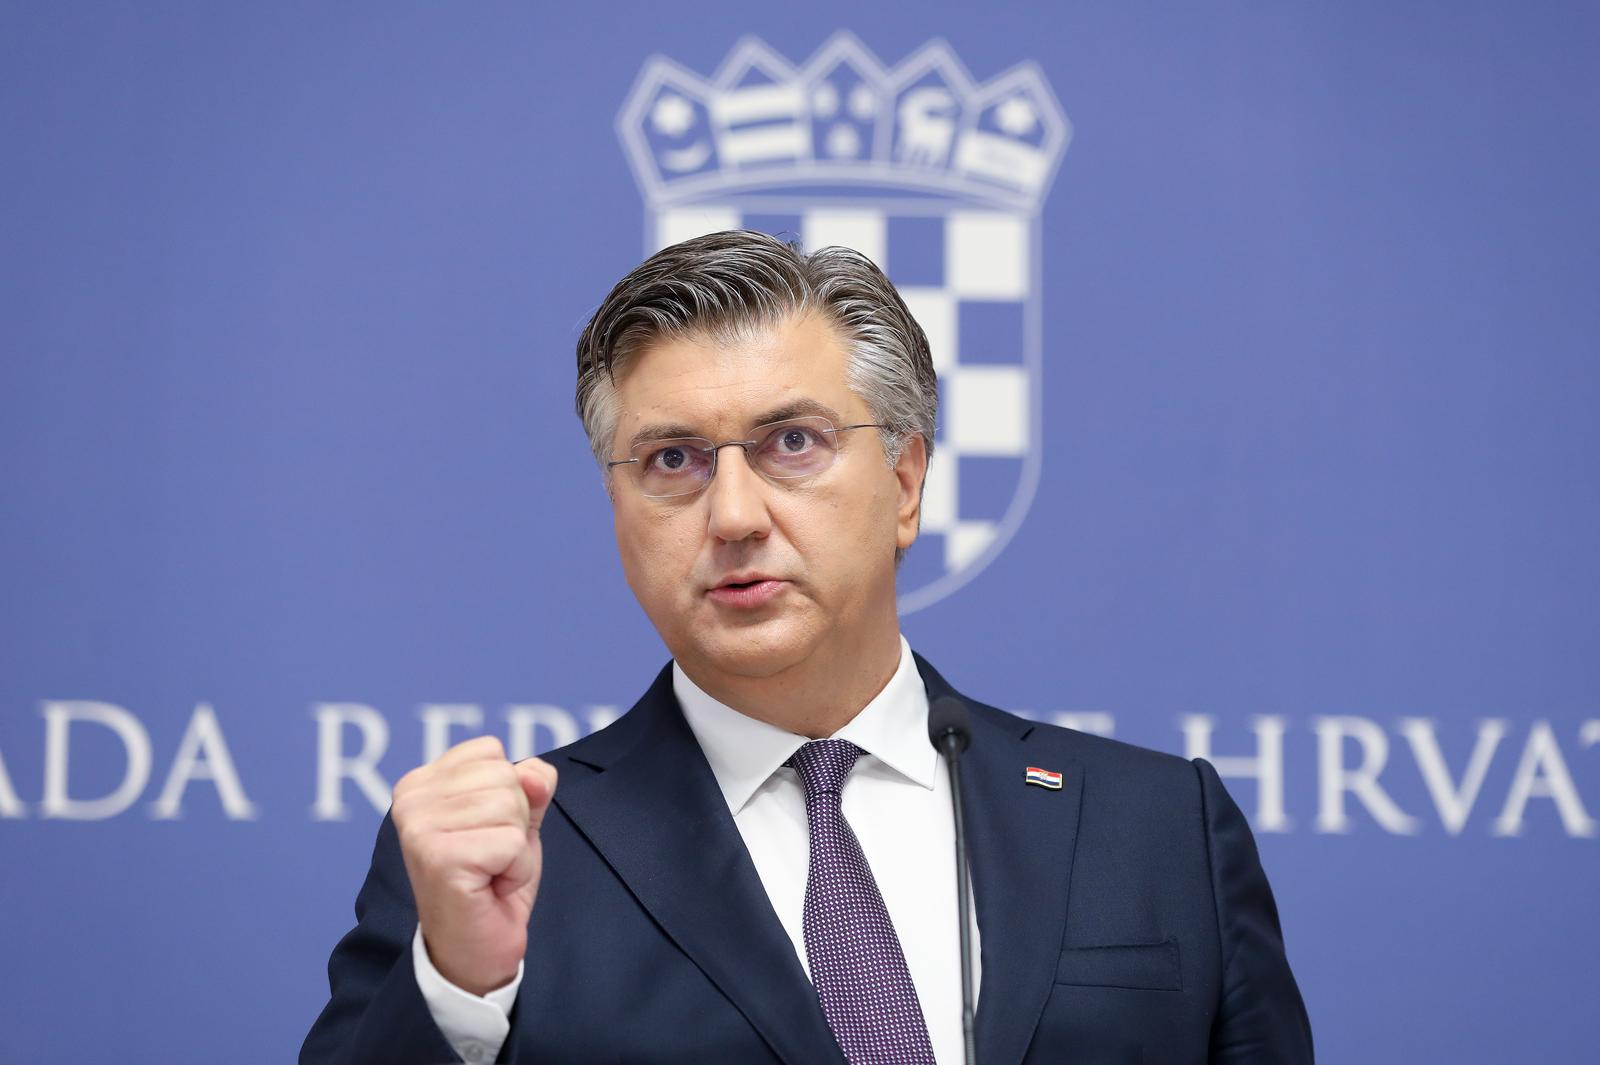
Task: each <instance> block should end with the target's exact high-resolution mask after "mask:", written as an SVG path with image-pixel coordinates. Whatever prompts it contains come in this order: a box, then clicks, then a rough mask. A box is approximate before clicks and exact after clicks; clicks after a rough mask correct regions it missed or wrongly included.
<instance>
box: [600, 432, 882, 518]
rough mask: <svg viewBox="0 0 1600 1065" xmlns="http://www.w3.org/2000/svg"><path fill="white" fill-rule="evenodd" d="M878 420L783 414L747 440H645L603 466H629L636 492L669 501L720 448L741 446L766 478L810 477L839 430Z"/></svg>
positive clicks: (703, 477) (701, 478) (710, 468)
mask: <svg viewBox="0 0 1600 1065" xmlns="http://www.w3.org/2000/svg"><path fill="white" fill-rule="evenodd" d="M886 428H888V426H886V425H881V424H879V423H877V422H861V423H860V424H858V425H841V426H839V427H837V428H835V427H834V425H833V423H832V422H830V421H828V419H826V418H818V417H805V418H786V419H784V420H783V421H781V422H770V423H768V424H766V425H758V426H756V427H755V428H754V429H752V430H750V437H751V438H750V439H749V440H728V441H726V442H724V443H721V444H715V443H712V442H711V441H710V440H707V439H705V438H704V437H700V436H678V437H673V438H671V439H667V440H645V441H641V442H640V443H637V444H635V445H633V447H631V448H629V449H628V454H629V455H631V456H632V457H631V458H625V459H616V460H615V461H612V462H608V463H606V467H607V468H608V469H609V468H612V467H615V466H627V465H630V464H631V465H632V466H633V468H634V472H635V475H636V477H635V479H636V480H637V482H638V485H639V491H640V492H641V493H643V494H644V496H645V497H646V498H649V499H670V498H672V497H674V496H686V495H691V494H693V493H695V492H698V491H700V489H702V488H704V487H705V486H706V485H708V484H710V483H711V478H712V477H713V476H715V475H716V472H717V453H718V452H719V451H721V450H722V449H723V448H725V447H741V448H744V454H745V460H746V461H747V462H749V463H750V465H751V467H752V468H754V469H755V471H756V472H757V473H759V474H761V476H763V477H766V478H767V479H769V480H777V481H787V480H793V479H794V478H797V477H814V476H815V475H817V474H819V473H822V472H823V471H824V470H826V469H828V467H830V466H832V465H833V461H834V459H835V458H837V457H838V455H839V441H838V434H839V433H842V432H845V431H846V430H849V429H886Z"/></svg>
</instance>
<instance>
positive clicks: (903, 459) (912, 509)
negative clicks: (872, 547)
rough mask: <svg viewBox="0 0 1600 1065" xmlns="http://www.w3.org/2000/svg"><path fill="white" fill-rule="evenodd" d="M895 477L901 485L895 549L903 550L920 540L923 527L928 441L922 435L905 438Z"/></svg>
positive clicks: (896, 462)
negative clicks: (919, 534)
mask: <svg viewBox="0 0 1600 1065" xmlns="http://www.w3.org/2000/svg"><path fill="white" fill-rule="evenodd" d="M894 477H895V480H896V481H897V482H898V483H899V485H900V505H899V508H898V511H897V518H898V521H897V523H896V525H897V528H896V530H895V546H896V547H898V548H899V549H900V550H902V551H904V550H905V549H906V548H908V547H910V546H911V545H912V544H913V543H915V542H916V539H917V530H918V529H919V528H921V526H922V489H923V486H924V485H925V484H926V483H927V480H928V442H927V441H926V440H924V439H923V438H922V434H921V433H913V434H911V436H909V437H907V438H906V442H905V445H904V446H903V447H901V448H900V457H899V459H897V460H896V461H895V464H894Z"/></svg>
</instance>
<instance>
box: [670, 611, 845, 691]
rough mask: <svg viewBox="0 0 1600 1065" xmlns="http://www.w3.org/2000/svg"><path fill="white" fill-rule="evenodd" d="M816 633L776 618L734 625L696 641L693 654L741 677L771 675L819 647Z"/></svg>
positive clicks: (802, 659) (709, 664) (712, 665)
mask: <svg viewBox="0 0 1600 1065" xmlns="http://www.w3.org/2000/svg"><path fill="white" fill-rule="evenodd" d="M816 644H817V639H816V634H814V633H811V632H807V631H805V630H804V629H803V628H802V627H801V626H798V625H794V624H792V623H788V624H786V623H785V619H773V620H772V621H769V622H767V623H764V624H760V625H750V626H746V627H743V628H730V629H724V630H723V631H720V632H717V633H715V634H713V635H711V636H710V638H709V639H701V640H696V641H693V649H692V653H693V654H694V655H695V656H696V657H698V658H700V659H701V660H702V661H704V662H705V663H706V664H707V665H708V666H710V667H711V668H712V669H715V670H718V671H720V672H723V673H731V674H733V675H734V676H739V677H770V676H772V675H773V674H776V673H782V672H783V671H784V670H786V669H788V668H789V667H790V666H793V665H794V664H795V663H797V662H801V661H804V660H805V658H806V657H807V656H808V655H810V654H811V652H812V651H814V650H815V649H816Z"/></svg>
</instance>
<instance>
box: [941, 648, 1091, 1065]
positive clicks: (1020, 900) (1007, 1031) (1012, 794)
mask: <svg viewBox="0 0 1600 1065" xmlns="http://www.w3.org/2000/svg"><path fill="white" fill-rule="evenodd" d="M917 668H918V669H919V670H920V671H921V673H922V677H923V682H924V685H925V686H926V687H927V690H928V701H929V702H930V703H931V702H932V701H933V700H934V699H937V698H938V697H939V696H941V695H955V696H956V697H957V698H960V699H962V701H964V702H966V703H967V705H968V706H969V707H970V708H971V711H972V745H971V746H970V747H969V748H968V749H967V752H966V754H964V755H962V760H961V767H962V773H963V777H964V779H963V792H964V802H963V805H962V810H963V812H964V813H965V815H966V823H967V849H968V854H967V861H968V865H969V866H970V868H971V870H972V894H973V905H974V907H975V909H976V910H977V916H978V934H979V941H980V942H979V947H980V950H981V957H982V962H983V976H982V983H981V985H980V987H979V990H978V1015H977V1018H976V1021H975V1025H976V1042H977V1051H978V1060H979V1061H982V1062H983V1063H984V1065H1015V1063H1017V1062H1020V1061H1021V1060H1022V1057H1023V1055H1024V1054H1025V1053H1027V1049H1028V1044H1029V1043H1030V1042H1031V1041H1032V1039H1033V1032H1034V1029H1035V1028H1036V1027H1038V1024H1039V1017H1040V1015H1041V1013H1042V1012H1043V1010H1044V1004H1045V999H1046V998H1048V997H1049V994H1050V990H1051V988H1052V987H1053V986H1054V983H1055V974H1056V966H1057V964H1058V962H1059V959H1060V954H1061V942H1062V936H1063V934H1064V933H1065V931H1066V921H1067V891H1068V886H1069V885H1070V884H1071V882H1072V859H1073V853H1074V851H1075V850H1076V847H1077V838H1078V814H1079V810H1080V806H1081V802H1082V796H1083V769H1082V767H1081V765H1079V764H1078V763H1076V762H1060V764H1044V765H1042V766H1040V768H1043V769H1049V770H1052V771H1055V772H1059V773H1061V774H1062V785H1061V790H1060V791H1052V790H1049V789H1046V788H1040V787H1033V786H1030V785H1028V784H1026V783H1025V782H1024V780H1025V773H1026V770H1027V768H1028V767H1029V766H1030V765H1038V764H1039V761H1044V762H1046V763H1048V762H1050V761H1051V760H1052V759H1051V757H1050V756H1045V755H1042V754H1041V753H1039V752H1038V751H1030V749H1029V744H1028V743H1027V740H1028V737H1029V736H1030V734H1031V733H1032V732H1033V726H1032V725H1031V724H1030V723H1028V722H1026V721H1023V720H1022V719H1020V718H1016V717H1013V716H1011V715H1007V714H1002V713H1000V712H999V711H997V710H995V709H994V708H992V707H988V706H984V705H983V704H981V703H975V702H973V701H972V700H970V699H967V698H966V697H964V696H961V695H960V694H959V693H957V692H956V691H954V690H953V689H952V688H951V687H950V685H949V684H948V683H947V682H946V681H945V680H944V678H943V677H941V676H939V674H938V672H936V671H935V670H934V669H933V667H932V666H930V665H928V663H927V662H926V661H924V660H923V659H922V658H921V656H917ZM1030 753H1031V754H1032V755H1033V757H1034V758H1036V759H1039V761H1030V758H1029V756H1030Z"/></svg>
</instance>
